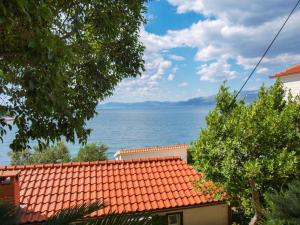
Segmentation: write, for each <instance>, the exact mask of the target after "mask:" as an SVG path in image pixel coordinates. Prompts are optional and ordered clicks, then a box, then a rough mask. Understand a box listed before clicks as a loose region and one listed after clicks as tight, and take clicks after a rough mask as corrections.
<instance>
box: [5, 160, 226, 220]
mask: <svg viewBox="0 0 300 225" xmlns="http://www.w3.org/2000/svg"><path fill="white" fill-rule="evenodd" d="M11 170H20V171H21V172H20V175H19V176H20V179H19V180H20V202H21V204H24V205H25V207H26V208H25V215H24V217H23V219H22V222H23V223H25V222H38V221H42V220H45V219H46V218H47V217H49V216H51V215H53V214H54V213H55V212H57V211H58V210H60V209H63V208H67V207H70V206H74V205H77V204H81V203H84V202H93V201H96V200H103V201H104V202H106V204H107V207H106V208H105V209H102V210H99V211H98V212H96V213H94V214H92V215H91V216H100V215H103V214H106V213H108V212H109V210H111V211H115V212H117V213H122V212H134V211H147V210H165V209H172V208H177V207H185V206H197V205H199V204H205V203H218V202H220V199H216V198H214V197H213V196H212V195H213V194H212V193H211V192H202V193H201V192H200V191H196V190H195V188H194V186H193V182H194V181H197V180H198V179H199V178H200V177H201V175H200V174H199V173H197V172H196V171H195V170H194V169H193V168H192V167H191V166H189V165H187V164H186V163H185V162H184V161H183V160H181V159H180V158H178V157H168V158H156V159H154V158H152V159H137V160H111V161H97V162H81V163H63V164H45V165H27V166H2V167H0V171H11ZM205 187H208V188H209V189H211V187H212V182H205ZM209 193H210V194H209Z"/></svg>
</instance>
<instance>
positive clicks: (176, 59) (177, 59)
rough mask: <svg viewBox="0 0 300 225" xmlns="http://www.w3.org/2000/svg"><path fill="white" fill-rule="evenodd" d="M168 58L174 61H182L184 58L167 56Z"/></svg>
mask: <svg viewBox="0 0 300 225" xmlns="http://www.w3.org/2000/svg"><path fill="white" fill-rule="evenodd" d="M169 58H170V59H172V60H174V61H184V60H185V58H184V57H183V56H180V55H173V54H172V55H169Z"/></svg>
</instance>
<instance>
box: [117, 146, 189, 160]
mask: <svg viewBox="0 0 300 225" xmlns="http://www.w3.org/2000/svg"><path fill="white" fill-rule="evenodd" d="M168 156H179V157H180V158H181V159H183V160H184V161H186V162H187V149H186V148H180V149H172V150H159V151H147V152H137V153H129V154H121V155H120V154H116V155H115V158H116V159H117V160H120V159H140V158H158V157H168Z"/></svg>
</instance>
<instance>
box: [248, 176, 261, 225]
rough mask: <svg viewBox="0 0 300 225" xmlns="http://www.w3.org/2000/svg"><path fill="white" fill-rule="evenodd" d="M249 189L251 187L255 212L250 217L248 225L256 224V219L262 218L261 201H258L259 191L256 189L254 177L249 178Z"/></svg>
mask: <svg viewBox="0 0 300 225" xmlns="http://www.w3.org/2000/svg"><path fill="white" fill-rule="evenodd" d="M249 183H250V186H251V189H252V204H253V207H254V210H255V214H254V216H253V217H252V219H251V221H250V223H249V225H257V224H258V221H260V220H261V218H262V209H261V203H260V196H259V192H258V191H257V190H256V182H255V180H254V179H250V180H249Z"/></svg>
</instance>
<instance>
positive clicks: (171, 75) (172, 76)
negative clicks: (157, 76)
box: [168, 73, 175, 81]
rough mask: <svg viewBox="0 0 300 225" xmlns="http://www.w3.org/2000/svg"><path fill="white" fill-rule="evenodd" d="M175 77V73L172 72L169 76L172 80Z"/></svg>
mask: <svg viewBox="0 0 300 225" xmlns="http://www.w3.org/2000/svg"><path fill="white" fill-rule="evenodd" d="M174 77H175V75H174V74H173V73H170V74H169V76H168V80H169V81H172V80H174Z"/></svg>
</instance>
